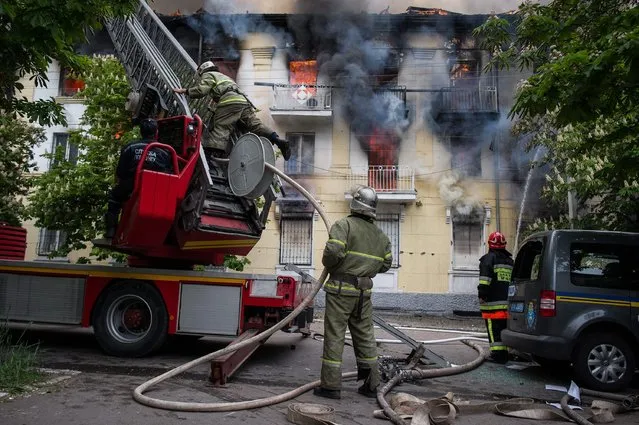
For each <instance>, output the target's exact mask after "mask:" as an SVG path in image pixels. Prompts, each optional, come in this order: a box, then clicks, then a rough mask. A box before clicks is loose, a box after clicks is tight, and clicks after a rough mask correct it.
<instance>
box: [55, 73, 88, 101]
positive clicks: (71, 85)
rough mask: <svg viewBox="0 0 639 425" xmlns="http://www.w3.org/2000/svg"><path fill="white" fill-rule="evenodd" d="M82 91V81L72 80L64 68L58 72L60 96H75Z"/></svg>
mask: <svg viewBox="0 0 639 425" xmlns="http://www.w3.org/2000/svg"><path fill="white" fill-rule="evenodd" d="M82 89H84V81H82V80H80V79H77V78H73V77H72V76H71V73H70V72H69V70H68V69H66V68H63V69H62V71H60V90H59V93H60V96H66V97H71V96H75V95H76V93H78V92H79V91H80V90H82Z"/></svg>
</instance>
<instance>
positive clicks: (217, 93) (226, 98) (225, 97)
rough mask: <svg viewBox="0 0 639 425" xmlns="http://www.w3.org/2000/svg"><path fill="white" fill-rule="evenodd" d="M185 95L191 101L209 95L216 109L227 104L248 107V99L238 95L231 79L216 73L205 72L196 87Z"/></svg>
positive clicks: (238, 88) (237, 87) (237, 89)
mask: <svg viewBox="0 0 639 425" xmlns="http://www.w3.org/2000/svg"><path fill="white" fill-rule="evenodd" d="M187 94H188V96H189V97H191V98H193V99H199V98H201V97H204V96H206V95H210V96H211V98H212V99H213V101H214V102H215V103H216V107H220V106H222V105H229V104H238V103H239V104H245V105H248V104H249V101H248V99H247V98H246V97H245V96H244V95H243V94H240V87H239V86H238V85H237V84H236V83H235V81H233V79H232V78H230V77H228V76H227V75H224V74H222V73H221V72H217V71H210V72H205V73H204V74H202V76H201V77H200V81H199V82H198V84H197V85H196V86H193V87H191V88H189V89H188V91H187Z"/></svg>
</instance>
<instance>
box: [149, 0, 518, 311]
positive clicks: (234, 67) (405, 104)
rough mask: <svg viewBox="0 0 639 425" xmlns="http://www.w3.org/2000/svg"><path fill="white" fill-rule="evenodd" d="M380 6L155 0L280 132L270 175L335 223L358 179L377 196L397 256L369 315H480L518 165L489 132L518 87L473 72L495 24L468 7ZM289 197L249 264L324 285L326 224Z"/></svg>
mask: <svg viewBox="0 0 639 425" xmlns="http://www.w3.org/2000/svg"><path fill="white" fill-rule="evenodd" d="M249 3H251V4H253V6H255V7H253V8H249V7H248V6H246V5H248V4H249ZM258 3H259V6H256V5H257V4H258ZM378 3H379V4H378ZM382 3H383V4H382ZM387 3H388V2H375V1H369V2H364V1H354V2H343V1H341V2H338V1H335V0H316V1H313V2H310V1H305V0H299V1H293V0H291V1H283V2H249V1H238V2H232V3H230V2H221V1H220V2H217V1H212V0H208V1H205V2H202V1H199V2H198V1H192V2H188V1H186V2H180V4H179V13H178V10H177V9H178V6H176V4H177V2H170V1H168V0H165V1H155V2H154V3H153V6H154V7H155V8H156V10H158V11H159V12H161V13H162V15H161V19H162V20H163V21H164V22H165V23H166V25H167V27H168V28H169V30H170V31H171V32H172V33H173V34H174V35H175V36H176V38H177V39H178V41H180V43H182V45H183V46H184V48H185V50H186V51H187V52H188V53H189V54H190V55H191V56H192V57H193V58H194V60H196V61H197V62H202V61H205V60H214V61H215V62H216V63H218V64H219V65H220V69H221V71H222V72H224V73H226V74H228V75H229V76H231V77H233V78H234V79H236V81H237V82H238V84H239V85H240V86H241V88H242V90H243V91H244V93H246V94H247V96H249V98H250V99H251V101H252V102H253V103H254V104H255V105H256V106H257V107H258V108H259V109H260V112H259V115H260V118H261V119H262V120H264V121H265V122H267V123H268V124H269V125H271V126H273V127H274V128H275V129H276V130H277V131H278V133H279V134H280V135H286V138H287V139H288V140H289V141H290V143H291V145H292V151H293V153H292V156H291V159H290V160H289V161H288V162H286V163H285V162H283V161H282V160H281V159H280V160H279V161H280V162H278V165H279V166H280V167H282V168H283V169H284V171H285V172H287V173H288V174H290V175H292V176H293V177H294V178H296V179H297V180H298V181H300V182H301V183H302V184H303V185H304V186H305V187H307V188H308V189H309V190H310V191H311V192H312V193H313V194H314V195H315V196H316V197H317V199H318V200H319V201H320V202H321V203H322V204H323V205H324V206H325V208H326V209H327V211H328V212H329V214H330V215H331V216H332V218H333V219H336V218H338V217H340V216H343V215H346V214H348V205H349V200H350V196H351V195H350V194H351V189H352V188H353V187H354V186H355V185H358V184H365V185H370V186H372V187H374V188H375V189H376V190H377V191H378V193H379V198H380V203H379V211H378V220H377V224H378V226H380V227H381V228H382V229H383V230H384V231H385V232H386V233H387V235H388V236H389V238H390V239H391V241H392V243H393V258H394V260H393V267H392V268H391V270H390V271H389V272H388V273H384V274H383V275H379V276H377V277H376V278H375V289H374V290H375V291H376V292H377V294H376V296H375V297H374V304H375V305H377V306H379V307H387V308H394V307H400V306H401V308H403V309H405V310H406V309H409V310H410V309H414V310H428V311H431V312H432V311H438V312H445V311H450V310H452V306H453V305H456V306H457V307H456V308H458V307H459V306H461V308H462V309H463V308H467V309H474V308H475V305H474V303H475V299H476V297H475V291H476V281H477V278H478V259H479V257H480V256H481V255H482V254H483V253H484V251H485V250H486V245H485V239H486V236H487V235H488V234H489V233H490V232H491V231H493V230H495V229H496V228H500V229H501V230H502V231H503V232H504V233H505V234H506V235H507V237H509V243H511V244H512V237H513V236H514V233H515V223H516V221H517V217H516V212H515V210H516V209H517V206H516V205H515V203H516V201H517V199H516V195H517V191H516V187H517V184H516V183H513V182H512V181H510V180H507V179H504V180H503V181H502V177H503V173H501V171H500V170H501V169H502V168H508V167H509V166H510V165H509V164H511V161H510V158H508V157H506V156H504V157H500V155H501V154H500V153H499V152H500V151H499V149H495V146H501V147H502V149H501V152H506V151H507V149H506V145H507V140H506V138H505V137H501V136H500V137H497V136H495V135H496V134H497V133H499V134H503V133H504V132H503V131H499V132H498V131H496V129H497V128H498V127H500V125H501V124H500V123H503V120H501V121H500V118H501V117H502V115H503V114H502V112H506V113H507V111H508V108H509V105H510V104H511V103H512V97H513V92H514V85H515V81H517V80H518V79H519V78H521V77H520V76H518V75H514V74H510V75H500V78H499V79H497V78H496V75H491V74H485V73H482V72H481V70H482V68H483V66H484V65H485V64H486V61H487V60H488V58H489V55H488V52H484V51H482V50H480V49H479V48H478V46H477V45H476V43H475V40H474V39H473V37H472V31H473V29H474V28H475V27H477V26H478V25H480V24H481V23H483V22H484V21H485V19H486V18H487V16H488V15H485V14H484V15H468V14H464V13H462V12H465V11H466V12H468V11H469V10H470V9H469V7H471V6H472V4H471V2H462V1H459V2H447V6H446V7H448V3H450V8H449V9H450V10H444V9H442V8H441V7H439V8H423V7H409V6H411V4H410V2H407V3H406V4H405V5H404V6H403V7H402V9H398V7H399V6H398V5H399V4H400V3H402V4H403V2H394V3H393V5H392V6H389V7H388V8H386V6H387ZM416 3H417V2H416ZM466 3H467V4H466ZM503 3H504V2H496V4H503ZM506 3H508V2H506ZM469 5H470V6H469ZM245 6H246V7H245ZM466 6H468V7H466ZM510 6H515V7H516V4H513V5H510ZM465 7H466V9H464V8H465ZM473 7H474V6H473ZM474 11H476V10H474ZM489 11H490V10H485V12H487V13H488V12H489ZM380 12H383V13H380ZM500 130H501V129H500ZM506 133H507V132H506ZM287 189H288V188H285V193H283V196H282V197H281V199H280V200H279V201H278V204H277V206H276V208H274V209H273V211H272V214H273V216H272V217H271V220H270V222H269V225H268V228H267V230H269V231H267V232H265V233H264V236H263V239H262V240H261V241H260V242H259V244H258V245H257V246H256V248H255V249H254V250H253V252H252V253H251V254H250V256H249V258H250V260H251V266H250V267H251V270H253V271H255V272H267V273H272V272H274V271H276V270H278V269H281V268H283V265H284V264H287V263H291V262H292V263H296V264H298V265H299V266H301V267H304V268H306V269H309V270H311V271H313V270H314V271H315V274H316V275H317V274H319V271H320V270H321V268H322V265H321V253H322V249H323V246H324V243H325V242H326V233H325V230H324V228H323V226H322V225H321V222H318V221H317V215H316V214H314V213H313V211H312V208H309V205H308V204H307V203H305V202H304V200H303V199H301V198H300V197H299V196H296V195H295V193H294V191H293V190H287ZM274 265H275V269H276V270H274V269H273V268H274ZM390 294H392V295H390ZM402 294H403V295H402Z"/></svg>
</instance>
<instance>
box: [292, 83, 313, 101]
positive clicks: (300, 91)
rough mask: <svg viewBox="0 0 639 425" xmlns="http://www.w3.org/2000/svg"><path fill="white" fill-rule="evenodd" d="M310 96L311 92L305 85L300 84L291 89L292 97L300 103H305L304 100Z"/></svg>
mask: <svg viewBox="0 0 639 425" xmlns="http://www.w3.org/2000/svg"><path fill="white" fill-rule="evenodd" d="M312 96H313V94H312V93H311V92H310V91H309V90H308V89H307V88H306V86H305V85H301V86H299V87H298V88H297V89H295V90H294V91H293V98H294V99H295V100H297V101H298V102H299V103H300V104H302V105H303V104H305V103H306V101H307V100H308V99H309V98H311V97H312Z"/></svg>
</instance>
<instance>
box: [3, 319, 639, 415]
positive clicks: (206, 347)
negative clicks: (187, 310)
mask: <svg viewBox="0 0 639 425" xmlns="http://www.w3.org/2000/svg"><path fill="white" fill-rule="evenodd" d="M386 319H387V321H389V322H391V323H398V324H401V325H405V326H409V327H420V328H422V329H406V330H404V332H406V333H407V334H409V335H410V336H411V337H413V338H414V339H416V340H433V339H442V338H451V337H459V336H462V335H469V334H470V333H469V332H479V334H478V336H482V334H483V324H482V323H481V321H480V320H477V319H471V318H464V319H463V320H459V319H452V318H442V317H437V318H429V317H403V316H393V317H387V318H386ZM322 327H323V323H322V322H321V321H318V322H315V323H313V325H312V330H313V331H314V336H313V337H306V338H304V337H302V336H301V335H299V334H286V333H283V332H278V333H276V334H275V335H274V336H273V337H271V338H270V339H269V340H268V341H267V342H266V343H265V344H264V345H263V346H262V347H260V348H259V349H258V350H257V351H256V352H255V353H254V354H253V356H252V357H251V358H250V359H249V360H248V361H247V362H246V363H245V364H244V365H243V366H242V367H241V368H240V370H239V371H238V372H236V374H235V375H234V376H233V377H232V378H231V379H230V380H229V382H228V384H227V385H226V386H225V387H214V386H213V385H212V384H210V383H209V381H208V379H207V377H208V371H209V368H208V365H201V366H198V367H196V368H194V369H192V370H189V371H187V372H186V373H184V374H182V375H180V376H178V377H176V378H173V379H171V380H169V381H165V382H164V383H162V384H160V385H158V386H157V387H154V388H152V389H151V390H150V391H149V392H147V393H146V394H147V395H150V396H154V397H159V398H164V399H170V400H179V401H198V402H216V401H220V402H223V401H224V402H225V401H241V400H252V399H256V398H263V397H269V396H272V395H276V394H280V393H283V392H286V391H290V390H292V389H294V388H296V387H298V386H301V385H303V384H306V383H308V382H310V381H314V380H317V379H319V371H320V356H321V352H322V343H321V332H322ZM424 328H426V329H424ZM442 330H448V331H444V332H442ZM450 330H457V332H449V331H450ZM459 331H464V333H458V332H459ZM15 332H19V333H20V334H21V333H22V332H23V329H20V328H17V329H16V330H15ZM376 336H377V338H378V339H394V337H392V336H390V335H388V334H387V333H386V332H384V331H382V330H377V333H376ZM23 338H27V340H28V341H30V342H39V344H40V345H39V351H40V358H41V364H42V366H43V367H46V368H50V369H55V370H74V371H79V372H80V373H79V374H76V375H69V377H68V379H65V380H61V381H60V380H58V381H57V383H55V384H52V385H46V386H44V387H42V388H40V389H38V390H35V391H33V392H31V393H29V394H26V395H23V396H19V397H16V398H13V399H8V398H5V399H4V400H3V401H0V423H1V424H3V425H38V424H43V425H44V424H47V425H48V424H51V423H64V424H69V425H74V424H88V423H91V424H92V425H103V424H104V425H106V424H121V423H127V424H129V425H136V424H140V425H147V424H148V425H151V424H154V425H155V424H157V425H163V424H175V423H178V422H180V421H189V422H190V423H195V424H199V423H202V424H205V423H206V424H210V423H221V424H238V425H239V424H240V423H248V424H285V423H287V422H286V416H285V415H286V408H287V406H288V404H289V403H291V402H293V401H295V402H306V403H321V404H326V405H330V406H332V407H333V408H334V409H335V411H336V418H335V422H337V423H338V424H341V425H351V424H359V425H374V424H380V425H381V424H390V422H388V421H384V420H381V419H375V418H373V416H372V413H373V411H374V410H376V409H378V408H379V407H378V405H377V402H376V400H374V399H367V398H364V397H362V396H361V395H359V394H357V392H356V390H357V386H358V384H357V383H355V382H344V384H343V390H342V399H341V400H328V399H323V398H319V397H316V396H314V395H313V394H312V392H307V393H305V394H303V395H302V396H299V397H297V398H296V399H295V400H291V401H288V402H284V403H280V404H278V405H275V406H270V407H266V408H260V409H254V410H248V411H234V412H224V413H191V412H172V411H167V410H160V409H153V408H149V407H146V406H143V405H140V404H138V403H137V402H135V401H134V400H133V398H132V396H131V393H132V391H133V389H134V388H135V387H137V386H138V385H140V384H142V383H143V382H145V381H146V380H148V379H151V378H152V377H154V376H157V375H159V374H161V373H163V372H165V371H167V370H169V369H171V368H173V367H176V366H178V365H180V364H183V363H186V362H187V361H190V360H192V359H194V358H197V357H199V356H202V355H204V354H207V353H209V352H212V351H215V350H218V349H220V348H222V347H224V346H225V345H226V344H228V340H220V339H215V338H208V337H207V338H202V339H200V340H198V341H191V342H185V341H184V340H173V341H170V342H169V344H167V346H166V347H165V348H163V350H162V351H161V352H159V353H157V354H156V355H154V356H152V357H148V358H141V359H121V358H115V357H109V356H107V355H105V354H103V353H102V352H101V351H100V349H99V348H98V346H97V344H96V342H95V340H94V338H93V335H92V333H91V331H90V330H84V329H67V328H61V327H53V326H38V327H30V328H29V330H27V331H26V332H25V335H24V337H23ZM481 345H482V346H483V347H485V348H487V344H486V343H481ZM379 347H380V355H384V356H392V357H405V356H407V355H408V354H409V352H410V348H409V347H408V346H406V345H400V344H389V343H381V344H380V345H379ZM428 347H429V349H431V350H432V351H433V352H434V353H436V354H437V355H438V356H441V357H444V358H445V359H446V360H448V361H450V362H452V363H454V364H462V363H466V362H468V361H470V360H472V359H473V358H475V356H476V353H475V351H474V350H472V349H471V348H469V347H468V346H466V345H464V344H463V343H461V342H451V343H445V344H436V345H429V346H428ZM511 367H516V368H523V369H522V370H517V369H512V368H511ZM344 370H345V371H350V370H355V358H354V356H353V351H352V348H351V347H348V346H347V347H346V349H345V352H344ZM546 384H555V385H563V386H567V385H569V384H570V375H569V373H568V371H564V373H561V372H557V371H553V372H549V371H546V370H544V369H542V368H541V367H539V366H531V364H529V363H526V362H520V363H511V364H509V365H507V367H504V366H503V365H497V364H493V363H483V364H482V365H481V366H480V367H478V368H477V369H475V370H473V371H470V372H467V373H464V374H460V375H454V376H448V377H443V378H436V379H429V380H422V381H418V382H412V383H403V384H401V385H400V386H398V387H395V389H394V390H393V391H397V392H399V391H401V392H406V393H410V394H412V395H415V396H417V397H420V398H425V399H428V398H434V397H441V396H443V395H445V394H446V393H448V392H453V393H454V395H455V396H456V397H457V398H459V399H461V400H469V401H498V400H505V399H508V398H510V397H529V398H533V399H536V400H539V401H550V402H558V401H559V399H560V398H561V397H562V395H563V394H562V393H559V392H555V391H548V390H546V389H545V385H546ZM633 386H634V387H635V388H631V389H630V390H629V391H628V392H634V393H639V385H633ZM488 422H490V423H491V424H495V425H500V424H515V425H517V424H524V423H533V421H531V420H527V419H514V418H510V417H504V416H498V415H495V414H493V413H485V414H480V415H477V414H473V415H461V416H459V417H458V418H457V419H456V420H455V422H454V423H455V424H459V425H463V424H478V423H488ZM534 423H540V424H544V423H548V424H550V423H551V422H545V421H534ZM614 423H616V424H622V425H623V424H636V423H639V412H633V413H630V414H624V415H617V416H616V418H615V422H614Z"/></svg>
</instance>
